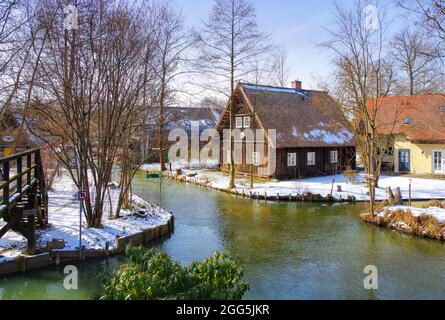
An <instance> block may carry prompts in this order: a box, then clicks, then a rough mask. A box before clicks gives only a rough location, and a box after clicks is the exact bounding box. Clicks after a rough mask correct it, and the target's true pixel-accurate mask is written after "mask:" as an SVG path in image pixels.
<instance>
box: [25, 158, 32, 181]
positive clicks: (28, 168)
mask: <svg viewBox="0 0 445 320" xmlns="http://www.w3.org/2000/svg"><path fill="white" fill-rule="evenodd" d="M31 166H32V158H31V154H28V155H27V156H26V169H27V170H28V172H27V173H26V184H27V185H28V186H31V174H32V172H31Z"/></svg>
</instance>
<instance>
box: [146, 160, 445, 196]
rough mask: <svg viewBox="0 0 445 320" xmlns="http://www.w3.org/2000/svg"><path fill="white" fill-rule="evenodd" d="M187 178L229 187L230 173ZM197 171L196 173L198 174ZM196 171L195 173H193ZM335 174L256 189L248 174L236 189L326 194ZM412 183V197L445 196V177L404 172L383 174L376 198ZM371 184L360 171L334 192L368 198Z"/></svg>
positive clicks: (257, 185)
mask: <svg viewBox="0 0 445 320" xmlns="http://www.w3.org/2000/svg"><path fill="white" fill-rule="evenodd" d="M181 167H182V168H187V166H181V165H180V164H174V169H175V168H181ZM142 169H144V170H156V169H157V170H159V164H152V165H145V166H143V167H142ZM183 172H184V174H185V175H186V180H187V181H189V182H199V183H204V184H207V185H208V186H209V187H211V188H215V189H220V190H221V189H226V188H227V187H228V185H229V177H228V176H227V175H225V174H223V173H221V172H218V171H216V170H208V169H200V170H189V169H183ZM195 174H196V175H195ZM193 175H195V176H193ZM332 179H333V176H326V177H316V178H308V179H300V180H289V181H270V182H261V183H254V189H249V179H248V178H238V179H237V180H236V189H237V191H238V192H241V193H242V192H243V191H244V192H245V193H249V192H252V193H253V194H260V195H264V194H267V195H268V196H276V195H277V194H280V196H289V195H292V196H295V195H298V194H300V195H301V194H305V193H312V194H320V195H322V196H324V197H325V196H327V195H329V194H330V193H331V189H332ZM410 180H411V184H412V199H413V200H430V199H445V180H439V179H437V180H435V179H421V178H407V177H403V176H382V177H381V178H380V181H379V188H378V189H377V194H376V197H377V200H385V199H387V198H388V195H387V188H388V187H391V188H392V190H393V191H395V189H396V188H397V187H400V189H401V191H402V195H403V198H404V199H408V198H409V183H410ZM337 186H341V190H342V191H341V192H339V191H337V190H338V189H337ZM367 192H368V188H367V186H366V184H365V178H364V176H363V175H361V176H360V177H359V179H358V183H357V184H349V183H348V182H347V181H346V179H345V177H344V176H343V175H337V176H336V177H335V182H334V189H333V194H332V195H333V196H334V197H335V198H337V199H346V198H347V197H348V196H354V197H355V198H356V199H357V201H366V200H368V199H369V196H368V195H367Z"/></svg>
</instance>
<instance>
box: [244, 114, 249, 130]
mask: <svg viewBox="0 0 445 320" xmlns="http://www.w3.org/2000/svg"><path fill="white" fill-rule="evenodd" d="M243 125H244V128H250V116H246V117H244V118H243Z"/></svg>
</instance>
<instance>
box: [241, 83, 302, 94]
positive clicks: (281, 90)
mask: <svg viewBox="0 0 445 320" xmlns="http://www.w3.org/2000/svg"><path fill="white" fill-rule="evenodd" d="M243 88H244V89H247V90H256V91H268V92H276V93H291V94H297V95H299V96H301V97H307V92H305V91H302V90H296V89H292V88H275V87H263V86H254V85H244V86H243Z"/></svg>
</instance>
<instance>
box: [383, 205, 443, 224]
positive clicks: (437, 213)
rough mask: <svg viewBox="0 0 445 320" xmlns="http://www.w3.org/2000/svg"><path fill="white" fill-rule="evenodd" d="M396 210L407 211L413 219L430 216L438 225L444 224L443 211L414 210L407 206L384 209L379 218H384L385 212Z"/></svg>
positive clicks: (430, 209)
mask: <svg viewBox="0 0 445 320" xmlns="http://www.w3.org/2000/svg"><path fill="white" fill-rule="evenodd" d="M397 210H403V211H405V212H408V211H409V212H411V214H412V215H413V216H415V217H419V216H432V217H433V218H436V219H437V221H438V222H439V223H445V209H442V208H438V207H429V208H416V207H408V206H393V207H390V208H385V210H383V211H381V212H380V213H379V216H381V217H384V216H385V213H386V212H387V211H390V212H395V211H397Z"/></svg>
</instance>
